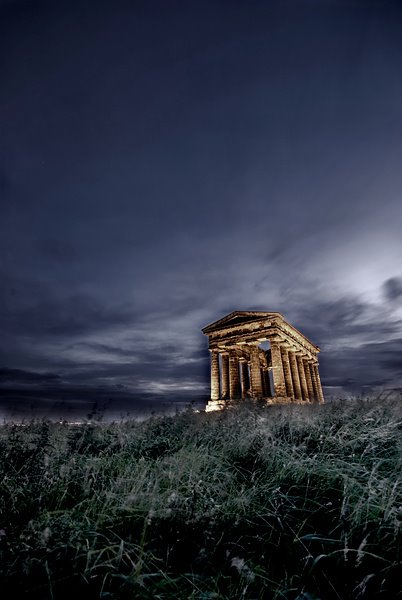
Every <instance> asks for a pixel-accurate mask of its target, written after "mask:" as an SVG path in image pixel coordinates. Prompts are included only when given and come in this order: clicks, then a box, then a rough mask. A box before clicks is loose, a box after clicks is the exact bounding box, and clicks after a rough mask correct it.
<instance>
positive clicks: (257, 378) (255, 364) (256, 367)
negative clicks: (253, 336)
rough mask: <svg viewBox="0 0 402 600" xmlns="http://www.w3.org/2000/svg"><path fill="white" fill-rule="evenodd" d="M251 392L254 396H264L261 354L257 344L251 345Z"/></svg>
mask: <svg viewBox="0 0 402 600" xmlns="http://www.w3.org/2000/svg"><path fill="white" fill-rule="evenodd" d="M250 375H251V393H252V396H253V398H262V395H263V394H262V378H261V365H260V354H259V351H258V347H257V346H251V347H250Z"/></svg>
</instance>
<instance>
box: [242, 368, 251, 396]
mask: <svg viewBox="0 0 402 600" xmlns="http://www.w3.org/2000/svg"><path fill="white" fill-rule="evenodd" d="M240 374H241V397H242V398H247V396H248V394H247V392H248V391H249V390H250V378H249V376H248V364H247V361H246V359H241V360H240Z"/></svg>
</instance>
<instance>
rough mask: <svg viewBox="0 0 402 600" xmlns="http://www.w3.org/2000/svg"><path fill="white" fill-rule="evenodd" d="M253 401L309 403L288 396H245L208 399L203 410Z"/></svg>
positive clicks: (219, 408) (213, 409)
mask: <svg viewBox="0 0 402 600" xmlns="http://www.w3.org/2000/svg"><path fill="white" fill-rule="evenodd" d="M250 401H252V402H255V403H256V404H259V405H261V404H266V405H268V406H272V405H276V404H311V402H306V401H305V400H294V399H293V398H290V397H289V396H274V397H268V398H247V399H244V398H243V399H240V398H239V399H237V400H208V404H207V405H206V407H205V412H212V411H215V410H224V409H225V408H233V407H234V406H239V405H240V404H241V403H242V402H250Z"/></svg>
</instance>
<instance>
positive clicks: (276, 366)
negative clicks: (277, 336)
mask: <svg viewBox="0 0 402 600" xmlns="http://www.w3.org/2000/svg"><path fill="white" fill-rule="evenodd" d="M270 344H271V360H272V375H273V379H274V392H275V396H276V397H277V398H284V397H285V396H286V385H285V376H284V374H283V367H282V358H281V350H280V347H279V343H278V341H276V340H270Z"/></svg>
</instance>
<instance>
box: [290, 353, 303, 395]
mask: <svg viewBox="0 0 402 600" xmlns="http://www.w3.org/2000/svg"><path fill="white" fill-rule="evenodd" d="M288 356H289V364H290V372H291V374H292V382H293V391H294V395H295V400H303V396H302V391H301V384H300V378H299V370H298V368H297V361H296V350H295V348H289V354H288Z"/></svg>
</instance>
